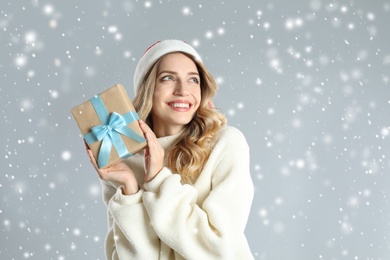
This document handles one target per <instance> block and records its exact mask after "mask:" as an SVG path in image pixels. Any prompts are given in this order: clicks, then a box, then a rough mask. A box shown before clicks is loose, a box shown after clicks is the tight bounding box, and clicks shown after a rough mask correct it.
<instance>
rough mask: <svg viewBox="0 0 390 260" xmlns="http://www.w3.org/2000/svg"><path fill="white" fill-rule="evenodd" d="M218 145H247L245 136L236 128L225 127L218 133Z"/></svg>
mask: <svg viewBox="0 0 390 260" xmlns="http://www.w3.org/2000/svg"><path fill="white" fill-rule="evenodd" d="M217 143H228V144H229V145H232V144H233V145H234V144H237V145H242V144H244V145H247V141H246V138H245V136H244V134H243V133H242V132H241V130H239V129H238V128H236V127H234V126H229V125H226V126H223V127H222V128H221V129H220V130H219V131H218V137H217Z"/></svg>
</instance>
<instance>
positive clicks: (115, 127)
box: [84, 96, 145, 168]
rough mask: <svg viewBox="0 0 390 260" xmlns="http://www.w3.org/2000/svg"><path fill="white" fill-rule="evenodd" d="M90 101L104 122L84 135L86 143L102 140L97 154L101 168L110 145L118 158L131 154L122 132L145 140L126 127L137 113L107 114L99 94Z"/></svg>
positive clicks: (107, 156) (139, 140)
mask: <svg viewBox="0 0 390 260" xmlns="http://www.w3.org/2000/svg"><path fill="white" fill-rule="evenodd" d="M90 101H91V103H92V105H93V107H94V109H95V111H96V113H97V114H98V116H99V118H100V120H101V121H102V122H103V123H104V122H105V124H103V125H97V126H94V127H92V129H91V130H92V132H90V133H88V134H86V135H85V136H84V138H85V141H86V142H87V144H91V143H94V142H97V141H102V143H101V146H100V150H99V156H98V165H99V167H100V168H102V167H103V166H106V165H107V163H108V159H109V157H110V153H111V148H112V146H114V147H115V149H116V151H117V153H118V155H119V157H120V158H127V157H129V156H131V155H132V154H131V153H130V152H129V151H128V150H127V148H126V145H125V144H124V142H123V140H122V138H121V136H120V135H121V134H122V135H125V136H127V137H130V138H131V139H133V140H135V141H136V142H139V143H142V142H145V138H143V137H142V136H140V135H138V134H137V133H136V132H134V131H133V130H132V129H131V128H129V127H127V124H129V123H131V122H133V121H135V120H138V119H139V117H138V115H137V113H136V112H134V111H130V112H128V113H126V114H124V115H123V116H122V115H120V114H118V113H116V112H113V113H112V114H111V115H109V113H108V111H107V109H106V107H105V105H104V103H103V101H102V100H101V99H100V97H99V96H95V97H94V98H92V99H91V100H90Z"/></svg>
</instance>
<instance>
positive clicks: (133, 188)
mask: <svg viewBox="0 0 390 260" xmlns="http://www.w3.org/2000/svg"><path fill="white" fill-rule="evenodd" d="M121 188H122V194H123V195H133V194H136V193H137V192H138V191H139V187H138V184H137V185H134V184H130V185H126V184H125V185H123V186H122V187H121Z"/></svg>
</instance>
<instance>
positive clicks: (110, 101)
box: [71, 84, 146, 168]
mask: <svg viewBox="0 0 390 260" xmlns="http://www.w3.org/2000/svg"><path fill="white" fill-rule="evenodd" d="M98 97H100V99H99V98H98ZM93 99H94V100H93ZM95 99H99V100H101V101H102V102H103V103H101V102H100V104H101V106H100V107H102V106H103V107H105V108H106V112H108V115H110V116H111V115H112V113H113V112H116V113H118V114H119V115H125V114H126V113H128V112H131V113H130V114H131V115H132V119H131V120H132V122H130V123H128V124H127V125H126V124H125V123H124V124H123V125H124V126H126V127H128V128H130V129H131V130H129V129H126V130H129V131H131V132H132V131H134V133H135V134H136V135H138V138H137V140H138V141H136V140H133V139H132V138H131V137H128V136H126V135H123V134H120V133H119V136H120V138H121V139H122V142H123V144H124V145H125V147H126V149H127V151H128V152H129V153H130V154H131V155H132V154H136V153H137V152H139V151H141V150H142V149H144V148H145V146H146V140H145V139H144V135H143V133H142V130H141V129H140V127H139V124H138V115H137V114H136V112H135V110H134V106H133V104H132V103H131V100H130V98H129V96H128V95H127V93H126V90H125V88H124V87H123V86H122V85H121V84H116V85H114V86H112V87H110V88H109V89H107V90H105V91H104V92H102V93H100V94H99V95H96V96H95V97H93V98H91V99H90V100H88V101H86V102H84V103H82V104H80V105H78V106H76V107H75V108H73V109H72V110H71V112H72V115H73V117H74V119H75V120H76V122H77V125H78V127H79V128H80V131H81V133H82V134H83V136H84V138H85V139H86V140H89V139H88V138H86V135H87V134H89V136H91V135H93V136H94V137H95V135H94V134H93V133H91V132H92V127H94V126H102V125H103V126H104V125H105V124H107V122H108V120H107V122H106V123H103V122H102V121H101V119H100V116H99V114H98V113H97V110H96V109H95V107H94V105H93V103H92V101H95ZM103 110H104V109H103ZM103 114H104V113H103ZM134 115H135V116H134ZM126 123H127V122H126ZM116 135H117V136H118V133H116ZM95 138H96V137H95ZM102 142H103V140H101V141H98V140H97V139H96V140H95V141H94V142H89V143H88V141H87V143H88V146H89V148H90V149H91V150H92V153H93V155H94V157H95V159H96V161H98V158H99V152H100V150H101V144H102ZM112 142H113V141H112ZM106 151H108V153H109V156H108V162H107V164H106V165H99V168H107V167H109V166H111V165H113V164H116V163H118V162H119V161H121V160H123V159H124V158H121V157H120V156H119V155H118V152H117V151H116V148H115V146H114V145H112V146H111V149H110V150H106ZM102 154H103V153H102ZM127 157H129V155H127V156H125V158H127ZM105 160H106V161H107V158H106V159H105Z"/></svg>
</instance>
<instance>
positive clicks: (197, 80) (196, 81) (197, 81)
mask: <svg viewBox="0 0 390 260" xmlns="http://www.w3.org/2000/svg"><path fill="white" fill-rule="evenodd" d="M190 81H192V82H194V83H196V84H199V79H197V78H192V79H191V80H190Z"/></svg>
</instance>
